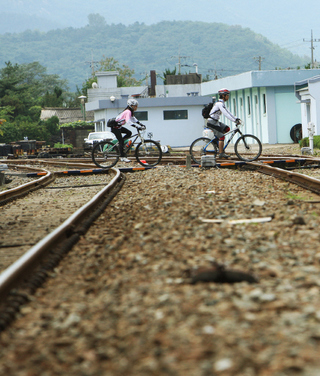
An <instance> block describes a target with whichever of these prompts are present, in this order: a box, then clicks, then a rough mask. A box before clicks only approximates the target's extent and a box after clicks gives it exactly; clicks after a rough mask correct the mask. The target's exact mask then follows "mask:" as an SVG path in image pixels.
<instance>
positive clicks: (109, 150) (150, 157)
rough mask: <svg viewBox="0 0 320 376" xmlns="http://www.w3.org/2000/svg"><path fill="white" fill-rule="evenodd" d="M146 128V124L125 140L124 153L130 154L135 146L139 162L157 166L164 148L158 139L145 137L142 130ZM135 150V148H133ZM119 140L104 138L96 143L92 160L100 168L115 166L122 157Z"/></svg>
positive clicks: (144, 164)
mask: <svg viewBox="0 0 320 376" xmlns="http://www.w3.org/2000/svg"><path fill="white" fill-rule="evenodd" d="M145 129H146V127H145V126H143V128H141V129H137V133H136V134H134V135H132V136H131V137H130V138H128V139H127V140H125V145H124V153H125V155H126V156H128V155H129V154H130V152H131V150H132V148H133V146H134V145H136V141H137V140H138V139H139V142H138V144H137V145H136V146H135V150H134V154H135V158H136V160H137V162H138V163H140V164H141V165H142V166H151V167H153V166H156V165H157V164H158V163H160V161H161V159H162V150H161V147H160V145H159V143H158V142H157V141H154V140H151V139H148V140H146V139H145V138H144V135H143V133H144V132H142V131H144V130H145ZM132 151H133V150H132ZM120 157H121V156H120V149H119V141H118V140H117V139H114V140H112V141H109V140H103V141H100V142H99V143H96V144H95V145H94V146H93V149H92V161H93V162H94V164H95V165H96V166H98V167H100V168H111V167H113V166H115V165H116V164H117V163H118V161H119V159H120Z"/></svg>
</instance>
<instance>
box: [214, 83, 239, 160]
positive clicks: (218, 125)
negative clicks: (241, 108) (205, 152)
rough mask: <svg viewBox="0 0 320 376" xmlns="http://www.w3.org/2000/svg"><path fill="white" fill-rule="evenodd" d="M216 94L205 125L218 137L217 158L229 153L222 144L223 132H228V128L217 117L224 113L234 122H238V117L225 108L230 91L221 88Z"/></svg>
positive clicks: (224, 156)
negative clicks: (216, 96) (215, 99)
mask: <svg viewBox="0 0 320 376" xmlns="http://www.w3.org/2000/svg"><path fill="white" fill-rule="evenodd" d="M218 94H219V100H218V101H217V102H216V103H215V104H214V105H213V106H212V109H211V111H210V114H209V119H208V122H207V127H209V128H211V129H212V130H213V133H214V134H215V135H216V136H217V137H218V138H219V158H229V157H230V155H227V154H226V153H224V151H223V146H224V133H227V132H229V131H230V128H229V127H228V126H227V125H226V124H224V123H222V122H221V121H219V119H220V116H221V115H224V116H226V117H227V118H228V119H229V120H231V121H233V122H234V123H236V124H239V123H240V119H238V118H236V117H235V116H234V115H232V113H231V112H230V111H228V109H227V108H226V105H225V102H226V101H227V100H228V99H229V96H230V91H229V90H228V89H221V90H219V91H218Z"/></svg>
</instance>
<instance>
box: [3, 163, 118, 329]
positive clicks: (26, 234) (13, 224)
mask: <svg viewBox="0 0 320 376" xmlns="http://www.w3.org/2000/svg"><path fill="white" fill-rule="evenodd" d="M33 173H34V174H35V175H37V174H39V177H38V178H36V179H35V180H34V181H32V182H28V183H25V184H23V185H21V186H19V187H16V188H14V189H12V190H11V191H10V192H2V193H1V194H2V195H3V196H4V197H5V199H4V201H5V204H4V205H3V207H2V210H1V214H2V216H1V219H0V228H1V236H0V249H1V258H0V312H1V313H0V330H1V328H4V327H6V326H7V325H8V324H9V323H10V322H11V320H12V319H13V318H14V316H15V313H16V312H17V311H18V309H19V306H20V304H22V303H24V302H25V300H26V299H27V296H28V295H29V294H30V293H32V292H33V291H34V289H35V288H36V287H38V286H39V284H41V283H42V282H43V280H44V279H45V278H46V277H47V276H48V274H49V273H50V270H51V269H52V268H53V267H54V266H55V265H56V264H57V263H58V262H59V261H60V259H61V258H62V257H63V254H64V253H66V252H67V251H68V250H69V249H70V248H71V247H72V245H74V244H75V243H76V242H77V241H78V240H79V238H80V236H81V235H82V234H84V233H85V232H86V230H87V229H88V228H89V227H90V225H91V223H92V222H93V221H94V220H95V219H96V218H97V217H98V216H99V215H100V214H101V212H102V211H103V210H104V208H105V207H106V205H107V204H108V203H109V202H110V201H111V200H112V197H113V196H114V195H115V194H116V192H117V191H118V190H119V189H120V188H121V186H122V185H123V182H124V175H123V174H121V173H120V171H118V170H115V169H110V170H109V171H108V172H105V173H103V174H96V175H89V176H86V177H84V176H81V177H80V178H79V176H70V175H66V174H65V173H63V172H60V173H59V172H55V173H50V172H49V171H39V170H38V171H37V172H35V169H33ZM42 175H43V176H42Z"/></svg>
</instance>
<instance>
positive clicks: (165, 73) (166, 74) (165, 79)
mask: <svg viewBox="0 0 320 376" xmlns="http://www.w3.org/2000/svg"><path fill="white" fill-rule="evenodd" d="M176 74H177V67H175V68H174V69H173V70H172V71H171V70H170V69H169V68H166V70H165V71H164V72H163V77H164V80H163V84H164V85H166V84H167V76H175V75H176Z"/></svg>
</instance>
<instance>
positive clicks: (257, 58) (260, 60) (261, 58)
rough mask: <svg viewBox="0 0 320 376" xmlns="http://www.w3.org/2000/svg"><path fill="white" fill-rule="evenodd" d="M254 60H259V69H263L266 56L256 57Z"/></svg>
mask: <svg viewBox="0 0 320 376" xmlns="http://www.w3.org/2000/svg"><path fill="white" fill-rule="evenodd" d="M254 60H258V63H259V70H261V63H262V60H264V57H261V56H258V57H254Z"/></svg>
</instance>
